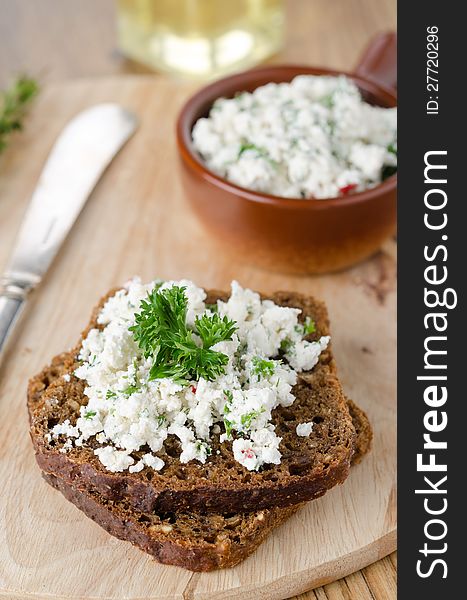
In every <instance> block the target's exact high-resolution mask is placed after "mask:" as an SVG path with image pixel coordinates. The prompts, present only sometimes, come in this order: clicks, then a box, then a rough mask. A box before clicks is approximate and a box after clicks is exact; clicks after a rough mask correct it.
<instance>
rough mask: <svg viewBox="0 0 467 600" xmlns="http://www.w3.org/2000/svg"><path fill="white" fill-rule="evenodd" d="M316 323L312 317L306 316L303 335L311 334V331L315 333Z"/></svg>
mask: <svg viewBox="0 0 467 600" xmlns="http://www.w3.org/2000/svg"><path fill="white" fill-rule="evenodd" d="M315 331H316V324H315V322H314V321H313V319H312V318H311V317H306V319H305V324H304V326H303V335H310V334H311V333H315Z"/></svg>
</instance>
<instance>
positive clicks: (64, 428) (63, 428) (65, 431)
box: [51, 419, 79, 439]
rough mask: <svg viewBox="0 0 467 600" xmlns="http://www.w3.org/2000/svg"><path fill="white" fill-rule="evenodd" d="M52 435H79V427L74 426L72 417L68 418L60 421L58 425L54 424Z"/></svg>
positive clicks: (56, 436)
mask: <svg viewBox="0 0 467 600" xmlns="http://www.w3.org/2000/svg"><path fill="white" fill-rule="evenodd" d="M51 433H52V437H53V438H55V439H57V438H58V437H59V436H60V435H65V436H66V437H69V438H70V437H78V436H79V429H78V428H77V427H74V426H73V425H71V423H70V419H66V420H65V421H63V423H58V425H54V427H52V429H51Z"/></svg>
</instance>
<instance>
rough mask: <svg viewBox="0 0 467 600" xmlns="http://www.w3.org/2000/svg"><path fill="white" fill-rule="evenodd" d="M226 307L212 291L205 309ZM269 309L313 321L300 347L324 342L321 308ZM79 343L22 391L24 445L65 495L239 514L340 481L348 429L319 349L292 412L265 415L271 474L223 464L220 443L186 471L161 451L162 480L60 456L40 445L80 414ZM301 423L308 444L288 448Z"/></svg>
mask: <svg viewBox="0 0 467 600" xmlns="http://www.w3.org/2000/svg"><path fill="white" fill-rule="evenodd" d="M114 293H115V290H112V291H111V292H110V294H108V295H107V296H106V297H104V298H103V299H102V300H101V302H100V303H99V305H98V306H97V307H96V309H95V310H94V312H93V316H92V319H91V322H90V324H89V325H88V327H87V328H86V330H85V331H84V332H83V334H82V337H81V339H82V338H83V337H85V336H86V335H87V332H88V331H89V329H91V328H92V327H96V318H97V315H98V313H99V311H100V308H101V307H102V305H103V304H104V302H105V301H106V299H107V298H108V296H109V295H112V294H114ZM226 297H227V295H226V294H225V293H223V292H218V291H212V292H209V293H208V298H207V302H213V301H214V300H215V299H217V298H223V299H225V298H226ZM271 299H272V300H273V301H274V302H276V303H277V304H280V305H283V306H293V307H298V308H301V309H302V315H301V318H302V319H304V318H305V317H306V316H310V317H312V318H313V319H314V321H315V323H316V326H317V327H316V328H317V331H316V333H315V334H313V335H312V336H310V339H313V338H317V337H319V336H321V335H328V333H329V322H328V317H327V312H326V309H325V307H324V305H323V304H322V303H321V302H318V301H316V300H314V299H313V298H311V297H305V296H302V295H300V294H295V293H287V292H278V293H276V294H274V295H272V296H271ZM81 339H80V341H79V343H78V345H77V346H76V348H75V349H73V350H72V351H71V352H69V353H65V354H62V355H59V356H58V357H56V358H55V359H54V360H53V361H52V364H51V365H50V366H48V367H46V368H45V369H44V370H43V371H42V372H41V373H40V374H39V375H37V376H36V377H34V378H32V379H31V381H30V382H29V388H28V409H29V416H30V423H31V437H32V441H33V444H34V447H35V450H36V458H37V462H38V463H39V466H40V467H41V469H43V470H44V471H45V472H47V473H50V474H53V475H57V476H58V477H60V478H61V479H64V480H65V482H66V483H68V484H71V485H73V486H74V487H75V488H79V489H80V490H84V491H87V490H90V491H96V492H98V493H99V494H100V495H102V497H103V498H107V499H108V500H112V501H119V500H127V501H128V502H129V503H130V504H131V505H132V506H133V508H134V509H136V510H138V511H142V512H160V513H164V512H169V511H175V510H176V511H193V512H213V513H241V512H249V511H255V510H261V509H266V508H271V507H272V506H275V507H285V506H289V505H292V504H298V503H301V502H304V501H307V500H312V499H314V498H318V497H319V496H322V495H323V494H324V493H325V492H326V491H327V490H328V489H330V488H332V487H333V486H334V485H336V484H338V483H342V482H343V481H344V480H345V479H346V477H347V475H348V472H349V467H350V462H351V459H352V455H353V453H354V445H355V429H354V426H353V424H352V419H351V417H350V414H349V411H348V409H347V404H346V399H345V397H344V395H343V392H342V388H341V386H340V383H339V381H338V379H337V376H336V367H335V363H334V359H333V357H332V353H331V350H330V349H329V348H328V350H326V351H325V352H323V353H322V355H321V357H320V361H319V363H318V365H316V367H315V368H314V369H313V371H312V372H311V373H308V374H303V376H302V377H300V379H299V382H298V383H297V385H296V386H295V388H294V394H295V396H296V398H297V399H296V401H295V403H294V405H293V406H292V407H289V408H284V407H279V408H278V409H276V410H275V411H274V415H273V416H274V421H273V422H274V423H275V425H276V431H277V432H278V434H279V435H280V436H282V438H283V440H282V442H281V447H280V449H281V452H282V455H283V456H282V461H281V464H280V465H273V466H270V467H268V466H267V467H266V468H264V469H263V470H262V471H260V472H249V471H247V470H246V469H244V468H243V467H242V466H241V465H239V464H237V463H235V462H234V461H233V458H232V453H231V445H230V443H229V442H224V443H223V444H220V443H219V441H218V437H217V441H216V438H215V436H214V441H213V448H214V450H216V449H219V451H220V454H219V455H218V454H216V452H215V451H214V452H213V454H212V456H211V457H210V458H209V459H208V461H207V462H206V464H205V465H201V464H199V463H195V462H192V463H188V464H187V465H182V464H181V463H180V462H179V461H178V459H177V457H178V454H179V448H178V442H177V441H176V440H172V441H171V442H169V444H168V446H169V447H168V448H167V452H168V453H167V454H162V453H159V455H160V456H161V458H163V459H164V461H165V462H166V466H165V467H164V469H163V470H162V472H154V471H152V470H150V469H148V468H145V469H143V471H141V472H140V473H133V474H132V473H128V472H124V473H111V472H109V471H107V470H106V469H105V468H104V467H103V466H102V465H101V464H100V462H99V460H98V459H97V457H96V456H95V455H94V454H93V449H92V447H90V448H84V447H83V448H77V449H72V450H70V451H69V452H67V453H60V452H59V447H60V445H59V444H57V443H56V444H55V446H53V445H51V444H48V443H47V442H46V441H45V438H44V435H45V433H46V432H47V431H48V429H49V428H50V427H51V426H53V425H54V424H55V423H57V422H59V421H62V420H63V419H65V418H69V419H70V421H71V422H72V423H74V421H75V420H76V418H77V415H78V413H79V407H80V405H81V404H86V402H87V398H86V396H85V395H84V383H83V382H82V381H80V380H78V379H77V378H75V377H74V376H73V374H72V373H73V371H74V369H75V368H76V366H77V365H76V355H77V351H78V348H79V346H80V344H81ZM64 373H69V374H70V375H71V380H70V382H65V380H63V378H61V375H62V374H64ZM310 420H313V421H314V428H313V432H312V434H311V435H310V437H309V438H298V437H297V436H296V434H295V427H296V425H297V424H298V423H299V422H304V421H310Z"/></svg>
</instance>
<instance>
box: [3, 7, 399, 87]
mask: <svg viewBox="0 0 467 600" xmlns="http://www.w3.org/2000/svg"><path fill="white" fill-rule="evenodd" d="M395 28H396V2H395V0H236V1H235V2H232V1H231V0H79V2H76V0H40V1H31V0H0V87H5V85H6V84H7V83H8V82H9V80H10V78H11V76H12V75H13V74H16V73H18V72H21V71H24V72H27V73H29V74H31V75H34V76H36V77H39V78H40V80H41V81H43V82H44V81H46V82H47V81H57V80H62V79H68V78H74V77H88V76H99V75H115V74H121V73H148V72H153V69H154V70H155V72H162V71H169V72H171V73H173V74H174V75H175V76H178V77H191V78H193V77H194V78H196V79H209V78H212V77H215V76H220V75H223V74H225V73H226V72H229V71H231V70H239V69H243V68H245V67H247V66H251V65H253V64H255V63H256V62H258V61H260V60H267V61H268V62H271V63H277V62H289V63H291V62H294V63H305V64H306V63H311V64H314V65H321V66H324V67H327V66H329V67H333V68H336V69H349V68H351V67H352V66H353V65H354V64H355V63H356V61H357V59H358V56H359V54H360V52H361V51H362V49H363V47H364V46H365V44H366V42H367V41H368V40H369V39H370V38H371V37H372V36H373V35H374V34H375V33H376V32H378V31H381V30H388V29H395ZM330 32H332V35H331V33H330Z"/></svg>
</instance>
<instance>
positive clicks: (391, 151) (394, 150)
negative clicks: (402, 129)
mask: <svg viewBox="0 0 467 600" xmlns="http://www.w3.org/2000/svg"><path fill="white" fill-rule="evenodd" d="M386 149H387V151H388V152H390V153H391V154H395V155H396V156H397V148H396V147H395V145H394V144H389V146H388V147H387V148H386Z"/></svg>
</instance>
